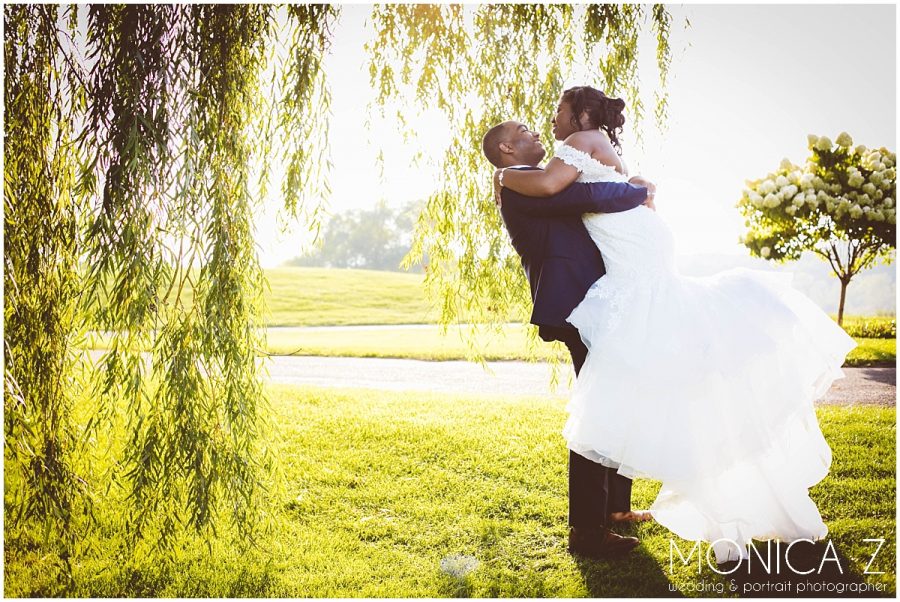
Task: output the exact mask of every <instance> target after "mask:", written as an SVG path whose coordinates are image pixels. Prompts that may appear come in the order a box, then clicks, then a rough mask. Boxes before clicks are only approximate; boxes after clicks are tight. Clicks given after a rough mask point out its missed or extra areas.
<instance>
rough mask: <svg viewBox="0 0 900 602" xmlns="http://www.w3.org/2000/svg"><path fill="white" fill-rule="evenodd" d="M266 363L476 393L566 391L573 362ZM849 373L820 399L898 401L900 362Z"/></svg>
mask: <svg viewBox="0 0 900 602" xmlns="http://www.w3.org/2000/svg"><path fill="white" fill-rule="evenodd" d="M266 365H267V366H268V369H269V374H270V380H271V382H273V383H282V384H294V385H317V386H326V387H358V388H366V389H387V390H393V391H415V390H420V391H432V392H438V393H461V394H474V395H555V396H565V395H567V394H568V393H569V389H568V387H567V386H566V385H567V381H568V377H569V375H570V374H571V368H566V369H565V370H562V371H561V375H560V386H559V387H557V389H556V391H555V392H552V391H551V390H550V387H549V383H550V373H551V372H550V367H549V365H547V364H544V363H533V364H532V363H528V362H488V364H487V366H488V370H485V369H484V368H482V367H481V366H479V365H478V364H473V363H470V362H462V361H456V362H424V361H418V360H402V359H373V358H347V357H307V356H301V357H297V356H277V357H272V358H271V359H270V360H268V361H267V362H266ZM844 373H845V374H846V378H843V379H841V380H838V381H837V382H835V384H834V385H833V386H832V387H831V389H830V390H829V391H828V393H827V394H826V395H825V397H824V398H822V399H821V400H819V403H821V404H842V405H854V404H865V405H895V404H896V400H897V388H896V387H897V369H896V368H895V367H884V368H844Z"/></svg>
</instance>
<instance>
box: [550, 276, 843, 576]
mask: <svg viewBox="0 0 900 602" xmlns="http://www.w3.org/2000/svg"><path fill="white" fill-rule="evenodd" d="M790 280H791V276H790V275H787V274H778V273H771V272H761V271H754V270H745V269H737V270H729V271H726V272H722V273H720V274H718V275H716V276H713V277H706V278H693V277H686V276H681V275H678V274H675V273H668V274H663V275H657V276H655V277H643V278H642V277H635V275H634V274H621V275H620V274H616V273H610V274H607V275H606V276H604V277H603V278H601V279H599V280H598V281H597V282H596V283H595V284H594V286H593V287H592V288H591V290H590V291H589V292H588V294H587V296H586V297H585V299H584V300H583V301H582V302H581V304H580V305H579V306H578V307H577V308H575V310H574V311H573V312H572V314H571V316H570V317H569V322H571V323H572V324H573V325H574V326H575V327H576V328H578V330H579V332H580V333H581V336H582V339H583V340H584V342H585V344H586V345H587V346H588V349H589V350H590V353H589V355H588V358H587V360H586V362H585V365H584V367H583V368H582V370H581V374H580V375H579V378H578V380H577V383H576V385H575V389H574V392H573V395H572V398H571V400H570V402H569V404H568V406H567V410H568V412H569V418H568V421H567V422H566V425H565V427H564V430H563V434H564V436H565V438H566V440H567V441H568V446H569V448H570V449H572V450H573V451H575V452H576V453H579V454H581V455H582V456H584V457H587V458H589V459H591V460H594V461H596V462H600V463H603V464H605V465H607V466H611V467H614V468H617V469H618V472H619V473H621V474H623V475H625V476H628V477H649V478H653V479H657V480H660V481H662V488H661V490H660V493H659V495H658V497H657V499H656V501H655V502H654V503H653V505H652V507H651V512H652V514H653V516H654V518H655V519H656V520H657V521H658V522H659V523H660V524H662V525H663V526H665V527H667V528H669V529H670V530H672V531H673V532H674V533H676V534H677V535H679V536H680V537H683V538H685V539H690V540H705V541H709V542H717V543H716V544H715V545H714V546H713V547H714V548H715V551H716V556H717V559H718V560H719V561H720V562H723V561H725V560H727V559H735V558H737V557H739V556H746V551H739V549H740V548H741V547H742V546H744V545H745V544H747V543H749V542H750V540H751V539H780V540H782V541H793V540H797V539H804V538H806V539H820V538H822V537H824V536H825V535H826V533H827V527H826V526H825V524H824V523H823V522H822V519H821V516H820V515H819V512H818V509H817V508H816V505H815V504H814V503H813V501H812V500H811V499H810V497H809V493H808V489H809V488H810V487H811V486H812V485H814V484H816V483H817V482H819V481H820V480H821V479H822V478H823V477H824V476H825V475H826V474H827V472H828V468H829V466H830V464H831V450H830V448H829V447H828V444H827V443H826V441H825V439H824V437H823V436H822V432H821V431H820V429H819V425H818V422H817V420H816V416H815V412H814V408H813V401H814V400H815V399H816V398H818V397H820V396H821V395H823V394H824V393H825V392H826V391H827V390H828V388H829V387H830V386H831V383H832V382H833V381H834V380H835V379H837V378H841V377H842V376H843V373H842V371H841V365H842V364H843V361H844V358H845V356H846V355H847V353H848V352H849V351H850V350H851V349H853V347H855V345H856V344H855V342H854V341H853V339H852V338H851V337H849V336H848V335H847V334H846V333H845V332H844V331H843V330H842V329H841V328H840V327H838V326H837V325H836V324H835V323H834V322H833V321H832V320H831V319H830V318H829V317H828V316H827V315H826V314H825V313H824V312H823V311H822V310H821V309H820V308H819V307H818V306H816V305H815V304H814V303H813V302H812V301H811V300H809V299H808V298H807V297H806V296H804V295H803V294H801V293H799V292H798V291H796V290H795V289H793V288H792V287H791V285H790ZM732 542H734V543H732ZM735 544H737V546H736V545H735Z"/></svg>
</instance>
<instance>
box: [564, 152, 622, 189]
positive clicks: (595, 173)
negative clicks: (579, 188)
mask: <svg viewBox="0 0 900 602" xmlns="http://www.w3.org/2000/svg"><path fill="white" fill-rule="evenodd" d="M556 156H557V157H558V158H559V159H560V160H562V161H563V162H564V163H567V164H569V165H571V166H572V167H575V168H576V169H577V170H578V171H580V172H581V174H580V175H579V176H578V181H579V182H627V181H628V176H626V175H625V174H621V173H619V172H618V171H616V168H615V167H612V166H610V165H607V164H605V163H601V162H600V161H597V160H596V159H594V158H593V157H592V156H590V155H589V154H588V153H586V152H584V151H583V150H579V149H577V148H575V147H574V146H569V145H568V144H560V145H559V147H557V149H556Z"/></svg>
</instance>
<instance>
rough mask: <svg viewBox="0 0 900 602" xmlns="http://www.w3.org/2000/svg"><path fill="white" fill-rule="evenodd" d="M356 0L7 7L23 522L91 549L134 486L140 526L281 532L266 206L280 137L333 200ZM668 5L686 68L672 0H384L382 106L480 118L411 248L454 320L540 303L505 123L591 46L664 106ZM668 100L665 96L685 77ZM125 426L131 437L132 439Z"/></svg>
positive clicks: (11, 483)
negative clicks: (653, 68)
mask: <svg viewBox="0 0 900 602" xmlns="http://www.w3.org/2000/svg"><path fill="white" fill-rule="evenodd" d="M338 16H339V14H338V10H337V9H336V8H334V7H332V6H329V5H299V6H288V7H284V6H275V5H179V4H176V5H161V4H160V5H91V6H84V5H82V6H77V7H75V6H68V7H60V6H53V5H27V4H19V5H6V6H5V7H4V24H5V31H6V34H5V37H4V60H5V72H4V82H5V95H4V103H5V104H4V107H5V119H6V121H5V127H6V129H5V132H4V134H5V136H4V152H5V159H6V162H5V170H4V210H5V223H4V236H5V240H4V286H5V291H6V298H5V314H4V327H5V328H4V356H5V372H4V394H5V396H4V409H5V421H4V428H5V434H6V438H5V444H4V456H5V461H6V464H5V466H6V468H5V477H6V488H5V494H4V504H5V510H6V514H5V516H6V523H5V534H6V535H7V539H6V541H7V544H10V543H11V542H12V543H15V542H16V541H17V538H19V537H20V536H22V537H25V536H24V535H22V534H23V533H24V534H30V533H34V532H37V533H42V534H43V540H44V542H45V543H47V542H50V543H51V544H53V545H56V546H57V548H56V551H57V552H58V557H59V558H61V559H64V560H65V559H67V558H68V557H69V556H70V554H71V553H73V551H74V552H77V550H76V549H75V548H76V542H77V541H79V540H80V539H81V536H83V535H84V534H85V533H86V530H88V529H90V528H91V527H92V526H95V524H94V523H92V522H91V521H90V520H89V518H90V517H91V508H92V501H95V500H97V499H99V498H100V497H101V496H105V494H106V493H107V492H109V491H121V492H122V499H123V500H124V502H125V503H126V506H125V508H123V509H122V511H121V512H118V513H117V515H118V516H119V519H120V520H121V521H122V523H123V524H122V525H116V526H115V528H118V527H119V526H121V528H122V529H123V530H124V531H125V532H126V533H128V534H129V535H130V538H129V539H130V541H131V542H134V541H136V540H150V541H153V542H154V543H156V542H158V543H159V544H161V545H162V546H163V547H164V548H165V547H167V546H171V545H172V542H173V540H174V539H175V536H176V535H177V534H178V533H180V532H181V527H182V526H187V527H188V528H189V532H190V531H193V532H195V533H197V534H200V535H202V536H205V537H206V538H207V540H209V537H210V536H212V535H214V534H215V533H216V532H217V525H218V526H221V524H222V520H223V519H224V518H228V519H229V520H230V522H231V523H232V524H233V525H234V526H235V527H236V528H237V531H238V532H239V533H241V534H247V535H251V536H252V534H253V533H254V532H255V517H257V516H259V515H260V514H262V513H263V510H264V509H263V508H261V507H260V505H261V504H262V503H263V502H262V501H261V500H264V499H265V483H267V482H268V479H267V476H266V475H267V473H268V469H269V467H270V460H271V456H270V455H268V454H267V453H266V450H265V436H264V434H265V416H266V411H265V407H266V401H265V395H264V393H263V390H262V387H261V382H260V378H259V376H260V375H259V365H258V363H257V357H256V350H257V349H258V348H260V347H261V346H262V345H263V341H262V340H261V335H260V334H259V332H260V331H259V330H258V329H257V328H256V327H257V326H259V325H261V315H262V313H263V312H264V307H263V303H262V301H261V291H262V288H263V286H264V279H263V276H262V272H261V270H260V267H259V262H258V260H257V254H256V246H255V242H254V235H253V218H254V215H255V213H257V212H259V209H260V207H259V204H260V202H261V201H260V199H262V198H264V197H265V191H266V189H267V186H268V185H269V179H270V175H271V169H270V168H269V165H270V164H271V163H274V162H276V161H277V160H280V161H281V162H282V163H283V164H284V166H285V170H284V171H285V177H284V178H283V180H282V181H281V182H280V185H281V193H282V197H283V205H284V208H285V211H286V213H287V214H288V215H290V216H293V217H294V218H295V219H300V220H303V221H306V222H308V224H309V225H310V226H311V227H312V228H315V227H316V225H317V222H318V217H319V215H321V206H322V205H321V199H322V198H323V197H325V196H327V194H328V179H327V172H328V160H327V148H326V144H325V134H326V131H327V114H328V105H329V98H330V97H329V93H328V88H327V85H326V84H327V82H326V78H325V73H324V71H323V59H324V57H325V55H326V53H327V50H328V46H329V43H330V41H331V37H332V33H331V32H332V31H333V28H334V25H335V23H336V21H337V19H338ZM648 20H649V27H650V30H651V31H652V32H653V34H654V35H655V36H656V39H657V62H658V66H659V74H660V78H661V80H662V83H663V84H664V83H665V78H666V73H667V66H668V63H669V50H668V43H667V39H668V28H669V24H670V16H669V14H668V13H667V12H666V10H665V9H664V8H662V7H661V6H653V7H650V8H647V7H641V6H632V5H614V6H607V5H591V6H588V7H573V6H566V5H547V6H544V5H541V6H532V5H496V6H495V5H483V6H478V7H462V6H456V5H379V6H376V7H375V8H374V9H373V13H372V18H371V21H370V22H371V24H372V25H373V26H374V28H375V37H374V41H373V42H372V43H371V44H370V45H369V51H370V53H371V61H370V74H371V82H372V84H373V85H374V86H375V87H376V88H377V90H378V92H379V94H378V99H377V104H378V106H381V107H385V108H387V107H391V106H395V105H396V104H397V103H400V104H402V105H403V106H404V107H406V109H405V110H408V109H409V108H413V109H414V108H415V107H418V108H420V109H423V110H424V109H426V108H435V109H436V110H438V111H439V112H440V114H441V115H442V116H443V119H444V120H445V122H446V123H447V124H448V127H450V128H452V129H453V132H454V135H453V140H452V142H451V144H450V145H449V146H448V147H447V149H445V151H446V152H444V153H443V154H442V157H441V159H440V160H439V164H440V167H441V173H442V176H441V179H440V182H438V187H437V192H436V193H435V194H434V195H432V196H431V198H430V199H429V200H428V204H427V208H426V210H425V211H424V212H423V214H422V216H421V218H420V220H419V224H418V228H417V235H416V240H415V245H414V248H413V249H412V251H411V253H410V255H409V260H410V261H415V260H417V259H421V257H422V256H423V254H427V255H429V256H430V258H431V264H430V265H429V270H428V282H429V286H430V288H431V290H432V292H433V293H434V294H436V295H437V298H438V299H441V300H442V303H443V312H442V315H443V320H444V323H445V324H446V323H449V322H450V321H452V320H455V319H476V320H480V321H487V322H490V321H492V320H493V321H495V322H497V321H502V320H503V319H505V316H506V315H507V314H508V312H509V310H510V309H511V308H512V309H513V310H515V308H517V307H518V308H525V307H526V306H527V305H528V299H527V293H526V291H527V286H526V285H525V283H524V280H523V277H522V274H521V269H520V268H519V265H518V260H517V258H516V257H515V256H514V255H512V254H511V253H510V249H509V245H508V242H507V240H506V236H505V233H504V232H503V230H502V228H501V226H500V222H499V218H498V216H497V214H496V211H495V209H494V207H493V205H492V204H491V201H490V197H491V195H490V189H489V170H488V168H487V166H486V164H485V162H484V161H483V160H482V158H481V156H480V152H479V150H478V149H479V146H480V145H479V142H480V137H481V135H482V133H483V132H484V130H485V129H486V128H487V127H489V126H490V125H493V124H494V123H496V122H497V121H499V120H501V119H504V118H507V117H511V116H515V117H518V118H520V119H524V120H528V121H530V122H531V123H534V124H540V125H542V129H543V130H544V134H545V136H547V135H548V132H547V128H548V127H549V115H551V114H552V108H553V106H554V104H555V101H556V98H557V96H558V94H559V92H560V86H561V84H562V82H563V80H564V79H565V77H566V69H567V68H568V66H569V65H570V64H573V63H578V62H581V63H584V64H587V65H589V66H591V69H592V70H593V72H595V73H596V76H597V78H598V79H599V81H600V82H602V85H603V86H604V87H605V88H606V90H607V92H609V93H611V94H619V93H621V94H624V95H625V96H626V98H628V100H629V101H630V103H631V106H632V111H633V113H634V116H635V118H637V119H638V120H640V119H642V118H643V115H644V112H645V111H644V106H643V103H642V101H641V96H640V95H639V94H638V87H637V83H638V78H637V58H638V54H637V50H638V45H637V41H636V40H637V34H638V33H639V32H640V31H642V30H643V28H645V26H646V23H647V22H648ZM279 32H286V37H284V38H282V37H281V34H280V33H279ZM279 48H282V49H283V50H284V52H283V53H281V54H279V52H277V49H279ZM532 49H537V53H536V54H535V55H532V52H533V50H532ZM405 110H404V111H401V113H400V115H401V117H402V115H403V113H404V112H405ZM655 111H656V114H657V117H658V118H660V119H661V118H662V117H663V116H664V115H665V96H664V94H663V95H661V96H659V97H658V98H657V99H656V107H655ZM401 127H403V123H402V120H401ZM407 127H408V126H407ZM407 131H408V133H409V134H410V136H411V137H412V135H413V134H414V132H411V131H409V130H407ZM256 165H261V166H262V169H261V170H260V172H259V174H258V176H259V178H258V180H255V179H254V178H253V177H252V175H253V173H254V169H253V167H254V166H256ZM88 330H103V331H106V332H108V333H109V336H110V345H109V350H108V351H106V352H103V353H100V354H99V355H98V354H90V353H88V352H85V351H84V347H85V345H84V337H85V333H86V332H87V331H88ZM118 432H123V433H124V434H125V440H124V441H119V442H111V441H109V437H110V433H118ZM104 454H105V456H104ZM101 466H108V467H109V468H108V470H106V469H104V470H105V471H104V472H101V469H100V468H98V467H101ZM111 484H115V485H116V487H115V488H111V487H110V486H111ZM82 517H87V518H85V519H82ZM32 539H34V538H32ZM26 543H27V544H28V545H30V542H26Z"/></svg>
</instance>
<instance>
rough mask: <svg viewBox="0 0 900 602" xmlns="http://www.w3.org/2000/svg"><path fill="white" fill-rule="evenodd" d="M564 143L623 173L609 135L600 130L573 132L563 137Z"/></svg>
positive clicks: (622, 165) (622, 166)
mask: <svg viewBox="0 0 900 602" xmlns="http://www.w3.org/2000/svg"><path fill="white" fill-rule="evenodd" d="M564 142H565V144H567V145H569V146H571V147H574V148H577V149H578V150H580V151H584V152H586V153H588V154H589V155H590V156H591V157H592V158H593V159H595V160H596V161H599V162H600V163H603V164H604V165H609V166H610V167H613V168H615V169H616V170H617V171H619V172H620V173H625V165H624V164H623V163H622V158H621V157H619V154H618V153H617V152H616V149H615V148H613V145H612V142H611V141H610V139H609V136H607V135H606V133H605V132H602V131H600V130H582V131H580V132H574V133H573V134H570V135H569V137H568V138H566V139H565V141H564Z"/></svg>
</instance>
